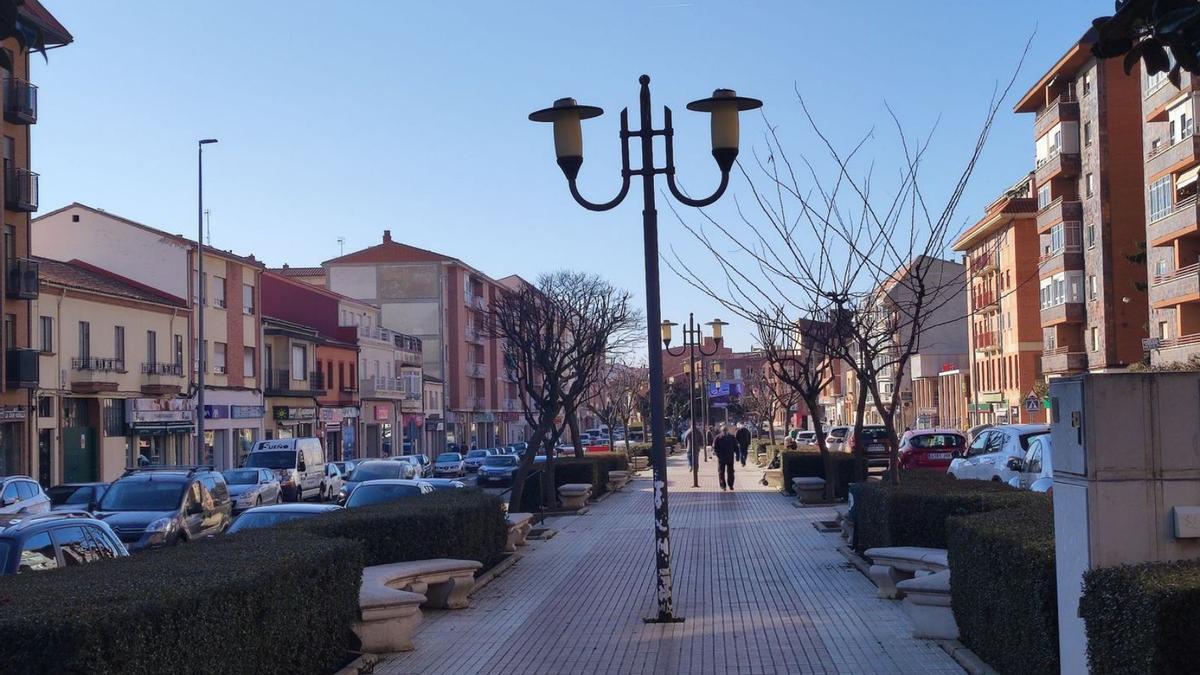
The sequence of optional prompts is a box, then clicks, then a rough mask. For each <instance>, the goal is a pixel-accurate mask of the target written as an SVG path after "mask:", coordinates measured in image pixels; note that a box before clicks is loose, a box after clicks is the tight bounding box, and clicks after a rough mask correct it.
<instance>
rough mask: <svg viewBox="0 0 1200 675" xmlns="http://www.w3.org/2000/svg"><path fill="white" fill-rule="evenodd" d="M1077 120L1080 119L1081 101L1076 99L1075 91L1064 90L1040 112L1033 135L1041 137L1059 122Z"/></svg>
mask: <svg viewBox="0 0 1200 675" xmlns="http://www.w3.org/2000/svg"><path fill="white" fill-rule="evenodd" d="M1077 121H1079V101H1077V100H1076V99H1075V92H1074V91H1071V90H1068V91H1064V92H1063V93H1061V94H1059V96H1058V98H1056V99H1054V100H1053V101H1051V102H1050V104H1049V105H1047V106H1046V107H1045V108H1042V110H1041V112H1039V113H1038V116H1037V119H1036V120H1035V121H1034V123H1033V136H1034V138H1041V137H1042V136H1043V135H1045V134H1046V132H1048V131H1050V129H1051V128H1052V127H1054V125H1056V124H1058V123H1059V122H1077Z"/></svg>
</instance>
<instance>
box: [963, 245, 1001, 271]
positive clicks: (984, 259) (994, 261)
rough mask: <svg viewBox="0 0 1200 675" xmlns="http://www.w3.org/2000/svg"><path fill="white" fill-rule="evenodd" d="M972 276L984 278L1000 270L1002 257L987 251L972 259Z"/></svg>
mask: <svg viewBox="0 0 1200 675" xmlns="http://www.w3.org/2000/svg"><path fill="white" fill-rule="evenodd" d="M969 265H970V268H971V274H974V275H977V276H982V275H986V274H991V273H992V272H995V271H997V270H999V269H1000V256H999V254H998V253H997V252H995V251H986V252H984V253H979V254H977V255H974V256H972V257H971V260H970V263H969Z"/></svg>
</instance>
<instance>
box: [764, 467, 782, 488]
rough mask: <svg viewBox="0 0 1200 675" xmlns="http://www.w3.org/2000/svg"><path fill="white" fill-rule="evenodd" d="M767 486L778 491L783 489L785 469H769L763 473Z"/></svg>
mask: <svg viewBox="0 0 1200 675" xmlns="http://www.w3.org/2000/svg"><path fill="white" fill-rule="evenodd" d="M763 480H764V481H765V483H764V484H765V485H766V486H767V487H770V488H775V489H776V490H782V489H783V469H767V470H766V471H765V472H763Z"/></svg>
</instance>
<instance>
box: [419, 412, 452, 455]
mask: <svg viewBox="0 0 1200 675" xmlns="http://www.w3.org/2000/svg"><path fill="white" fill-rule="evenodd" d="M421 428H422V431H423V432H424V440H423V442H422V445H421V452H422V453H424V454H426V455H428V456H430V457H434V456H436V455H438V454H439V453H441V452H444V451H445V450H446V420H444V419H442V416H441V415H426V416H425V423H424V424H423V425H422V426H421Z"/></svg>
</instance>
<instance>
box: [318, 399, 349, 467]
mask: <svg viewBox="0 0 1200 675" xmlns="http://www.w3.org/2000/svg"><path fill="white" fill-rule="evenodd" d="M317 421H318V424H317V433H318V434H319V435H320V437H321V438H322V439H324V441H325V457H326V459H328V460H329V461H331V462H339V461H345V460H351V459H356V458H357V457H358V451H357V445H356V443H357V440H358V432H357V427H358V408H356V407H353V406H342V407H322V408H319V409H318V410H317Z"/></svg>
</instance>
